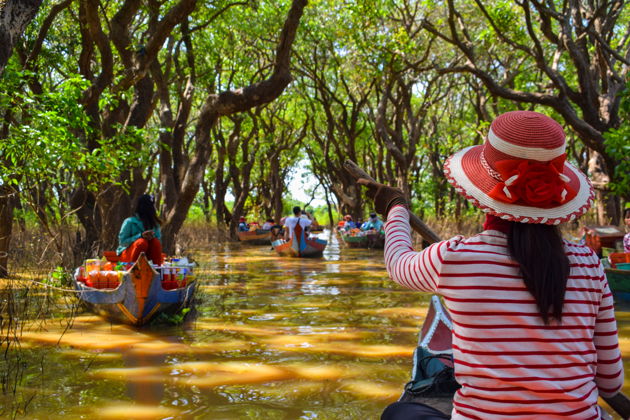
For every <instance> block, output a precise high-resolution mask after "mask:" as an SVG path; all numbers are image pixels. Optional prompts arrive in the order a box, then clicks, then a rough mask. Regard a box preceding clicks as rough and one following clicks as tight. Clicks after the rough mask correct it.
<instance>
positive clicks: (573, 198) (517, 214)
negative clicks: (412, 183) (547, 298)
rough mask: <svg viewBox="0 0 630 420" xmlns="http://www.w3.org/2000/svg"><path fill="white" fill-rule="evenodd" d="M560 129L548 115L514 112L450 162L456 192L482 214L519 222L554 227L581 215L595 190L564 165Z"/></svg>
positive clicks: (448, 175) (448, 170)
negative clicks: (476, 143)
mask: <svg viewBox="0 0 630 420" xmlns="http://www.w3.org/2000/svg"><path fill="white" fill-rule="evenodd" d="M565 147H566V143H565V135H564V130H563V129H562V126H561V125H560V124H558V123H557V122H556V121H554V120H553V119H552V118H549V117H548V116H546V115H543V114H539V113H537V112H532V111H512V112H506V113H505V114H501V115H499V116H498V117H497V118H496V119H495V120H494V121H493V122H492V124H491V125H490V131H489V133H488V137H487V138H486V141H485V142H484V144H482V145H479V146H471V147H468V148H466V149H463V150H460V151H459V152H457V153H455V154H454V155H453V156H451V157H450V158H448V160H447V161H446V163H445V165H444V172H445V175H446V178H447V179H448V181H449V182H450V183H451V185H453V187H455V189H456V190H457V192H459V193H460V194H462V195H463V196H464V197H466V198H467V199H468V200H469V201H470V202H471V203H472V204H473V205H475V206H476V207H479V208H480V209H481V210H483V211H484V212H486V213H490V214H493V215H495V216H498V217H501V218H502V219H506V220H512V221H516V222H521V223H544V224H549V225H557V224H559V223H562V222H567V221H569V220H573V219H575V218H577V217H579V216H581V215H582V214H584V213H585V212H586V211H587V210H588V209H589V207H590V206H591V204H592V202H593V195H594V194H593V188H592V186H591V183H590V181H589V180H588V178H587V177H586V175H585V174H583V173H582V172H581V171H580V170H579V169H577V168H576V167H575V166H573V165H571V164H570V163H568V162H566V153H565Z"/></svg>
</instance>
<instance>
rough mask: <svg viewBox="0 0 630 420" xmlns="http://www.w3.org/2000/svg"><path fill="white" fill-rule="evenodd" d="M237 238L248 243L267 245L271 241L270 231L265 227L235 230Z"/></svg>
mask: <svg viewBox="0 0 630 420" xmlns="http://www.w3.org/2000/svg"><path fill="white" fill-rule="evenodd" d="M236 233H237V235H238V240H239V241H241V242H243V243H246V244H249V245H269V244H270V243H271V231H270V230H265V229H256V230H250V231H247V232H236Z"/></svg>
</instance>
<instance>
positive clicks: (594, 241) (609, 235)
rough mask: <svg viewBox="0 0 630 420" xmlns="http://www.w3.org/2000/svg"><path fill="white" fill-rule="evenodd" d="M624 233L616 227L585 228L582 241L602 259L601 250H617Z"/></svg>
mask: <svg viewBox="0 0 630 420" xmlns="http://www.w3.org/2000/svg"><path fill="white" fill-rule="evenodd" d="M624 235H625V232H624V231H623V230H621V229H620V228H619V227H617V226H586V233H585V235H584V241H585V242H586V245H587V246H588V247H589V248H591V249H592V250H593V251H595V253H596V254H597V255H599V256H600V257H602V256H603V255H602V254H603V251H604V250H603V248H611V249H615V248H617V246H618V244H619V243H620V242H623V237H624Z"/></svg>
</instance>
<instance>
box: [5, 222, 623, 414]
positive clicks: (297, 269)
mask: <svg viewBox="0 0 630 420" xmlns="http://www.w3.org/2000/svg"><path fill="white" fill-rule="evenodd" d="M324 235H328V237H327V238H326V239H328V240H329V245H328V247H327V248H326V252H325V253H324V256H323V258H320V259H313V260H310V259H280V258H278V257H277V256H276V255H275V254H274V253H273V252H272V251H271V250H270V249H269V247H264V246H263V247H249V248H248V247H244V246H241V245H240V244H228V245H220V246H217V247H216V248H213V249H206V250H199V251H198V252H197V255H196V259H197V260H198V262H199V263H200V265H201V267H200V269H199V270H198V278H199V279H202V286H201V287H200V289H199V296H198V299H199V303H198V305H197V308H196V312H197V314H196V317H195V318H194V319H193V320H192V321H190V322H189V323H188V324H186V325H184V326H177V327H165V326H158V327H149V328H146V329H142V330H137V329H133V328H130V327H126V326H122V325H112V324H110V323H108V322H106V321H104V320H102V319H101V318H99V317H96V316H92V315H91V314H89V313H84V314H81V316H79V317H78V318H77V319H76V321H75V323H74V326H73V328H72V329H70V330H68V331H67V332H65V334H64V335H63V337H62V338H61V339H60V338H59V337H60V334H61V331H62V327H61V326H60V325H59V323H55V322H50V323H49V324H48V325H46V327H45V329H42V328H35V327H34V328H33V329H32V330H28V331H25V332H24V340H23V345H24V347H25V349H26V350H25V351H26V352H27V357H29V363H30V362H32V363H30V364H29V367H28V369H27V373H26V375H25V376H24V380H23V383H22V388H21V389H20V390H19V391H18V392H19V393H21V395H22V397H24V398H30V397H33V399H32V400H31V401H30V403H29V404H28V408H27V412H26V417H28V418H34V419H39V418H41V419H61V418H64V419H67V418H103V419H130V418H139V419H140V418H141V419H166V418H178V419H179V418H182V419H184V418H212V419H241V418H243V419H245V418H247V419H249V418H270V419H360V418H369V419H372V418H378V416H379V414H380V412H381V411H382V409H383V408H384V407H385V406H386V405H387V404H388V403H389V402H391V401H393V400H395V399H397V398H398V396H399V395H400V392H401V389H402V385H403V384H404V383H405V382H406V381H407V380H408V377H409V372H410V369H411V358H410V356H411V353H412V351H413V348H414V346H415V343H416V339H417V337H416V335H417V333H418V326H419V324H420V322H421V320H422V318H423V316H424V314H425V311H426V305H427V302H428V299H429V295H424V294H420V293H416V292H411V291H407V290H404V289H402V288H400V287H398V286H395V285H394V284H393V283H392V282H390V281H389V280H388V279H387V276H386V273H385V271H384V266H383V257H382V253H381V252H379V251H374V250H361V249H347V248H343V247H341V248H340V246H339V242H338V241H337V239H336V238H335V237H334V236H331V235H330V232H327V233H324ZM627 310H628V308H622V310H620V311H619V313H618V317H619V328H620V331H621V335H622V337H623V339H622V343H621V344H622V350H623V354H624V357H628V355H630V339H629V338H630V313H629V312H627ZM626 366H630V362H626ZM626 391H627V390H626ZM0 405H2V401H0ZM5 406H6V405H5ZM5 414H6V413H5Z"/></svg>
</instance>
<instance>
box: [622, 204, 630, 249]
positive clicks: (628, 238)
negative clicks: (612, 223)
mask: <svg viewBox="0 0 630 420" xmlns="http://www.w3.org/2000/svg"><path fill="white" fill-rule="evenodd" d="M623 220H624V222H625V223H626V229H630V207H626V208H625V210H624V211H623ZM623 252H630V232H628V233H626V234H625V235H624V237H623Z"/></svg>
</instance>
